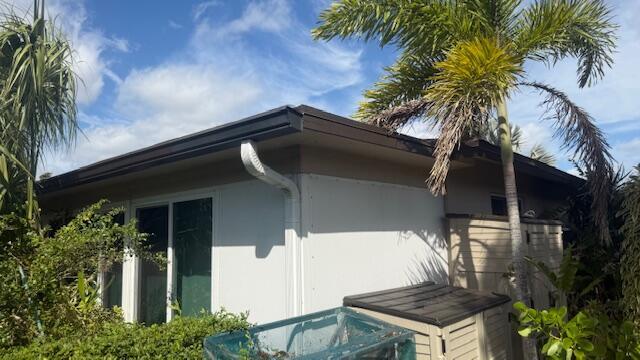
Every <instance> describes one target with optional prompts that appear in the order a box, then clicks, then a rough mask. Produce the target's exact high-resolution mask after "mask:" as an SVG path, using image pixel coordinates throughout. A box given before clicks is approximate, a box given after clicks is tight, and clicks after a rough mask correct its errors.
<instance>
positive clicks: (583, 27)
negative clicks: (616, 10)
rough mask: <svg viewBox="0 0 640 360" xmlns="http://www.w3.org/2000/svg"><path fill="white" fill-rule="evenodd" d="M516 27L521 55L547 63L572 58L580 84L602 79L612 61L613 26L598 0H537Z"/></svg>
mask: <svg viewBox="0 0 640 360" xmlns="http://www.w3.org/2000/svg"><path fill="white" fill-rule="evenodd" d="M516 28H517V30H516V32H517V35H516V37H515V43H516V44H517V48H518V52H519V53H520V54H522V56H525V57H527V58H530V59H534V60H541V61H545V62H549V63H555V62H557V61H559V60H562V59H564V58H566V57H575V58H576V59H577V60H578V69H577V73H578V84H579V86H580V87H584V86H587V85H591V84H593V83H594V82H595V81H597V80H598V79H600V78H602V76H603V75H604V71H605V69H606V68H608V67H610V66H611V65H612V63H613V58H612V53H613V51H614V49H615V40H616V36H615V30H616V29H617V25H615V24H614V23H613V21H612V15H611V10H610V9H609V7H608V6H607V5H606V4H605V3H604V1H602V0H537V1H535V2H534V3H533V4H531V5H530V6H529V7H528V8H527V9H526V10H524V12H523V13H522V16H521V18H520V20H519V23H518V25H517V26H516Z"/></svg>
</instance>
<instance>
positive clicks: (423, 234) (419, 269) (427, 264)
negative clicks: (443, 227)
mask: <svg viewBox="0 0 640 360" xmlns="http://www.w3.org/2000/svg"><path fill="white" fill-rule="evenodd" d="M411 236H417V237H419V238H420V239H421V240H422V241H424V243H425V244H426V245H427V248H425V250H424V251H423V252H422V253H420V254H415V255H414V257H413V259H412V260H411V262H410V263H409V264H408V268H407V271H406V276H407V278H408V279H409V283H410V284H418V283H422V282H425V281H433V282H435V283H437V284H448V283H449V275H448V269H447V256H446V254H447V242H446V241H445V238H444V236H442V234H439V233H433V232H428V231H427V230H413V231H402V232H400V239H401V240H402V239H407V238H409V237H411ZM443 253H444V254H445V255H443Z"/></svg>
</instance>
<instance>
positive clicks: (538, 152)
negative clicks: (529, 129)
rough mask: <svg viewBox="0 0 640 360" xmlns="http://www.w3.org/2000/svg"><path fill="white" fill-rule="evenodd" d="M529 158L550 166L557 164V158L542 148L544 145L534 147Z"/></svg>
mask: <svg viewBox="0 0 640 360" xmlns="http://www.w3.org/2000/svg"><path fill="white" fill-rule="evenodd" d="M529 157H530V158H532V159H534V160H538V161H540V162H543V163H545V164H547V165H550V166H554V165H555V163H556V157H555V156H553V154H552V153H550V152H548V151H547V149H545V148H544V146H542V144H535V145H533V147H532V148H531V151H530V152H529Z"/></svg>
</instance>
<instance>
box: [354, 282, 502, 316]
mask: <svg viewBox="0 0 640 360" xmlns="http://www.w3.org/2000/svg"><path fill="white" fill-rule="evenodd" d="M510 300H511V298H509V297H508V296H507V295H501V294H496V293H490V292H482V291H477V290H469V289H464V288H461V287H455V286H449V285H441V284H436V283H434V282H430V281H429V282H424V283H421V284H418V285H413V286H406V287H401V288H396V289H389V290H383V291H376V292H371V293H367V294H361V295H352V296H347V297H345V298H344V300H343V303H344V306H352V307H357V308H362V309H368V310H373V311H377V312H381V313H384V314H388V315H393V316H397V317H401V318H405V319H410V320H415V321H419V322H423V323H427V324H432V325H436V326H438V327H444V326H447V325H451V324H453V323H455V322H457V321H460V320H462V319H465V318H467V317H469V316H472V315H474V314H477V313H480V312H482V311H484V310H487V309H490V308H492V307H496V306H499V305H502V304H504V303H507V302H509V301H510Z"/></svg>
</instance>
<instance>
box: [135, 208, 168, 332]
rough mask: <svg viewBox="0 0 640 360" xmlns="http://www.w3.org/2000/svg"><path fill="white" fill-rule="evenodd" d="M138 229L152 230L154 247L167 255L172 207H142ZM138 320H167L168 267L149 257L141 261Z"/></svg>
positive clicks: (148, 321) (151, 242)
mask: <svg viewBox="0 0 640 360" xmlns="http://www.w3.org/2000/svg"><path fill="white" fill-rule="evenodd" d="M137 218H138V229H139V230H140V232H143V233H147V234H149V239H148V241H149V243H150V244H151V248H150V250H151V251H152V252H161V253H164V254H165V255H166V252H167V244H168V237H169V207H168V206H157V207H150V208H144V209H138V214H137ZM139 285H140V293H139V294H140V303H139V308H138V311H139V315H138V320H139V321H140V322H143V323H145V324H153V323H163V322H165V320H166V298H167V270H166V269H160V268H159V267H158V266H157V265H156V264H154V263H153V262H150V261H147V260H141V261H140V284H139Z"/></svg>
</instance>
